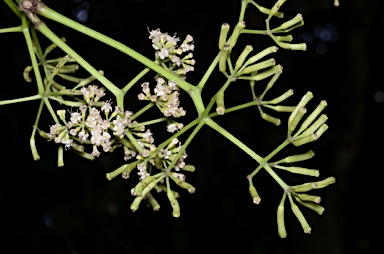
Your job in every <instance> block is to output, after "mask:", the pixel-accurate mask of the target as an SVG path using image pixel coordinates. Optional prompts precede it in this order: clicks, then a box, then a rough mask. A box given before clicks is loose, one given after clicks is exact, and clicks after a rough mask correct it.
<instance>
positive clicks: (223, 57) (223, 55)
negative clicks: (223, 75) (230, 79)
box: [219, 44, 231, 72]
mask: <svg viewBox="0 0 384 254" xmlns="http://www.w3.org/2000/svg"><path fill="white" fill-rule="evenodd" d="M230 49H231V48H230V47H229V44H224V47H223V49H222V50H221V51H220V56H219V70H220V71H221V72H225V70H226V68H227V58H228V55H229V51H230Z"/></svg>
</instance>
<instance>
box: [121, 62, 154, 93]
mask: <svg viewBox="0 0 384 254" xmlns="http://www.w3.org/2000/svg"><path fill="white" fill-rule="evenodd" d="M150 70H151V69H149V68H145V69H144V70H142V71H141V72H140V73H139V74H137V76H136V77H135V78H134V79H132V80H131V81H130V82H129V83H128V84H127V85H126V86H125V87H124V88H123V89H121V90H122V91H123V94H126V93H127V92H128V91H129V89H131V87H132V86H133V85H134V84H136V82H137V81H139V79H141V78H142V77H144V75H145V74H147V73H148V72H149V71H150Z"/></svg>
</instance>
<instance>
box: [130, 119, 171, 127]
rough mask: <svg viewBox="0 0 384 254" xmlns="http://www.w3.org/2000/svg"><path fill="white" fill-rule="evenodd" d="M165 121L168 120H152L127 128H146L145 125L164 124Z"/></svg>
mask: <svg viewBox="0 0 384 254" xmlns="http://www.w3.org/2000/svg"><path fill="white" fill-rule="evenodd" d="M167 120H168V118H166V117H162V118H158V119H154V120H150V121H146V122H142V123H137V124H132V125H131V126H129V127H130V128H136V127H140V126H147V125H151V124H155V123H160V122H164V121H167Z"/></svg>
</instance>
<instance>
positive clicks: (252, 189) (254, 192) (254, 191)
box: [249, 185, 261, 205]
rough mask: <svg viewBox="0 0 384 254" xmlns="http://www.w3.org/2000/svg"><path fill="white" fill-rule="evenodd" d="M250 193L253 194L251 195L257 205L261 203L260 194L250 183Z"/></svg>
mask: <svg viewBox="0 0 384 254" xmlns="http://www.w3.org/2000/svg"><path fill="white" fill-rule="evenodd" d="M249 194H251V197H252V200H253V203H254V204H256V205H258V204H260V201H261V198H260V196H259V194H258V193H257V191H256V188H255V186H253V185H249Z"/></svg>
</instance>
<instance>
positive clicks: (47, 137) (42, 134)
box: [37, 129, 52, 139]
mask: <svg viewBox="0 0 384 254" xmlns="http://www.w3.org/2000/svg"><path fill="white" fill-rule="evenodd" d="M37 131H38V132H39V135H40V136H41V137H43V138H45V139H52V137H51V136H50V135H48V134H47V133H46V132H45V131H42V130H39V129H37Z"/></svg>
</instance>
